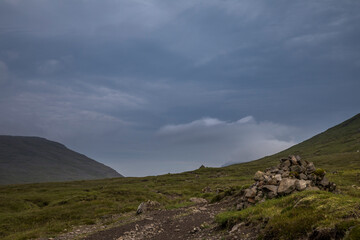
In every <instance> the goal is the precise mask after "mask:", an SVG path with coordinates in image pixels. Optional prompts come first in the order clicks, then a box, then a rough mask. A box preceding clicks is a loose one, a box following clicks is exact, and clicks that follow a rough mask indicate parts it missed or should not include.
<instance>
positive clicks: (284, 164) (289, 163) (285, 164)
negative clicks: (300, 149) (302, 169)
mask: <svg viewBox="0 0 360 240" xmlns="http://www.w3.org/2000/svg"><path fill="white" fill-rule="evenodd" d="M290 166H291V162H290V161H289V160H286V161H285V162H283V163H282V168H283V169H284V168H288V167H290Z"/></svg>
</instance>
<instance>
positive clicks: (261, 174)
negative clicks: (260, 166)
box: [254, 171, 265, 181]
mask: <svg viewBox="0 0 360 240" xmlns="http://www.w3.org/2000/svg"><path fill="white" fill-rule="evenodd" d="M264 174H265V173H264V172H262V171H257V172H256V173H255V175H254V180H255V181H261V180H263V179H264Z"/></svg>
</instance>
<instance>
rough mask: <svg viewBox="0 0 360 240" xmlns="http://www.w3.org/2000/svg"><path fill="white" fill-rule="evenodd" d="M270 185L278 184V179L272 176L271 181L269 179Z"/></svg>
mask: <svg viewBox="0 0 360 240" xmlns="http://www.w3.org/2000/svg"><path fill="white" fill-rule="evenodd" d="M268 184H269V185H277V184H278V181H277V180H276V179H275V178H271V179H270V181H268Z"/></svg>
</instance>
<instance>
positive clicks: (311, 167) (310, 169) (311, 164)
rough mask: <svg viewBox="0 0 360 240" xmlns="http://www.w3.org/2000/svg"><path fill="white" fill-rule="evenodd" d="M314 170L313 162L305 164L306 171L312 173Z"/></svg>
mask: <svg viewBox="0 0 360 240" xmlns="http://www.w3.org/2000/svg"><path fill="white" fill-rule="evenodd" d="M315 170H316V168H315V166H314V164H313V163H309V164H308V165H307V166H306V171H307V172H308V173H313V172H315Z"/></svg>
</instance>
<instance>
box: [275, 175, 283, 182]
mask: <svg viewBox="0 0 360 240" xmlns="http://www.w3.org/2000/svg"><path fill="white" fill-rule="evenodd" d="M274 178H275V179H276V181H278V182H280V181H281V180H282V177H281V174H276V175H275V176H274Z"/></svg>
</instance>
